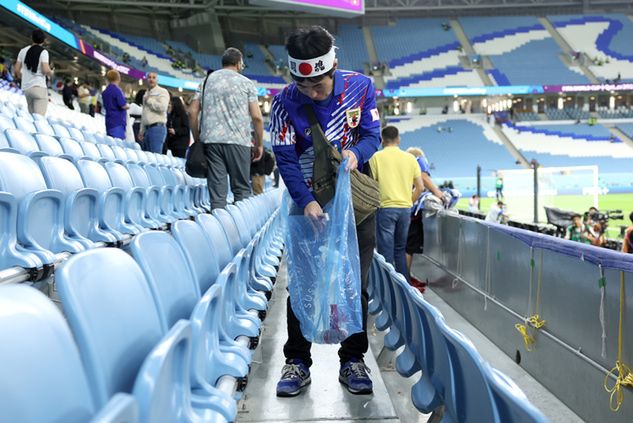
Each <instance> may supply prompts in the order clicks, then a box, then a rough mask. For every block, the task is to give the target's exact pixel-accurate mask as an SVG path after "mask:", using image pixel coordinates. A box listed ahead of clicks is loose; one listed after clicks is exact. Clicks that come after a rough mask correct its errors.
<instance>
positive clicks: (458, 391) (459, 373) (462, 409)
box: [436, 319, 505, 423]
mask: <svg viewBox="0 0 633 423" xmlns="http://www.w3.org/2000/svg"><path fill="white" fill-rule="evenodd" d="M436 323H438V328H439V329H440V332H441V333H442V335H443V336H444V340H445V341H446V346H447V348H448V353H449V356H450V360H451V369H452V372H451V373H452V375H453V380H452V391H451V392H445V396H446V399H445V403H446V409H445V413H446V412H448V413H449V414H451V411H453V413H454V414H452V417H453V418H454V420H453V421H465V422H466V421H472V422H475V421H477V422H478V421H486V422H498V423H502V422H505V421H504V420H501V419H500V416H499V415H498V413H497V410H496V406H495V402H494V398H493V395H492V390H491V389H490V385H489V384H488V382H487V380H486V378H485V377H484V370H483V369H484V367H485V366H488V364H487V363H486V362H484V361H483V359H482V358H481V356H480V355H479V352H477V349H476V348H475V346H474V345H473V344H472V343H471V342H470V340H468V339H467V338H466V337H465V336H464V335H463V334H461V333H460V332H457V331H456V330H453V329H451V328H449V327H448V326H447V325H446V324H445V323H444V322H443V319H438V320H436ZM449 398H450V399H449ZM449 404H453V406H454V407H455V408H454V410H451V407H450V406H449Z"/></svg>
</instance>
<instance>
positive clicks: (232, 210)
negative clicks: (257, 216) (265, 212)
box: [214, 204, 253, 247]
mask: <svg viewBox="0 0 633 423" xmlns="http://www.w3.org/2000/svg"><path fill="white" fill-rule="evenodd" d="M214 212H216V213H222V214H224V213H227V214H228V215H229V216H230V217H231V219H233V223H234V225H235V228H236V229H237V233H238V234H239V239H240V242H241V244H242V247H245V246H246V244H248V242H249V241H250V240H251V238H252V235H251V228H252V226H253V222H246V220H245V219H244V217H243V216H242V212H241V211H240V209H239V208H238V207H237V206H235V205H232V204H229V205H227V206H226V210H223V209H217V211H214Z"/></svg>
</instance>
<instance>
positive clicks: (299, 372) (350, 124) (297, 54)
mask: <svg viewBox="0 0 633 423" xmlns="http://www.w3.org/2000/svg"><path fill="white" fill-rule="evenodd" d="M286 50H287V51H288V62H289V70H290V74H291V76H292V79H293V80H294V82H293V83H292V84H290V85H289V86H287V87H286V88H285V89H284V90H283V91H282V92H281V93H279V94H277V95H276V96H275V98H274V99H273V102H272V105H271V115H270V132H271V140H272V144H273V152H274V153H275V159H276V160H277V166H278V167H279V173H280V174H281V176H282V178H283V180H284V183H285V185H286V187H287V188H288V192H289V193H290V196H291V197H292V200H293V206H292V210H291V213H295V214H303V215H304V216H306V217H308V218H310V219H314V220H319V219H323V218H324V214H323V209H322V208H321V205H320V204H319V203H318V202H317V201H316V198H315V196H314V194H313V193H312V189H311V187H312V168H313V165H314V149H313V144H312V134H311V132H310V129H311V125H310V123H309V119H308V116H307V114H306V112H305V107H306V106H307V107H312V109H313V110H314V114H315V115H316V118H317V121H318V122H319V124H320V125H321V127H322V128H323V129H324V130H325V129H327V135H328V136H329V138H328V140H329V142H330V143H331V144H332V145H333V146H336V148H338V149H339V151H341V155H342V157H343V158H345V159H347V160H348V162H347V163H348V164H347V167H348V170H351V169H356V168H359V170H361V171H362V170H363V169H367V165H366V164H367V162H368V161H369V159H370V158H371V156H373V154H374V153H375V152H376V150H377V149H378V146H379V145H380V115H379V113H378V109H377V108H376V94H375V93H376V90H375V88H374V85H373V84H372V82H371V80H370V79H369V78H368V77H366V76H365V75H361V74H358V73H356V72H349V71H342V70H338V69H337V66H338V63H337V60H336V48H335V46H334V37H332V35H330V33H329V32H328V31H327V30H325V29H324V28H322V27H318V26H316V27H312V28H309V29H306V28H302V29H298V30H297V31H295V32H294V33H293V34H291V35H290V37H289V38H288V40H287V42H286ZM356 234H357V239H358V251H359V255H360V276H361V278H360V279H361V298H360V300H361V304H362V310H363V332H359V333H355V334H353V335H351V336H350V337H348V338H347V339H345V340H344V341H343V342H341V348H340V349H339V352H338V355H339V361H340V364H341V367H340V371H339V379H338V380H339V381H340V382H341V383H342V384H344V385H345V386H346V387H347V389H348V391H349V392H351V393H352V394H370V393H372V392H373V384H372V381H371V379H370V378H369V374H368V369H367V366H366V365H365V363H364V361H363V357H364V355H365V353H366V352H367V349H368V345H369V344H368V340H367V331H366V329H367V299H368V294H367V283H368V275H369V265H370V264H371V261H372V257H373V252H374V245H375V243H376V218H375V214H372V215H371V216H368V217H367V218H366V219H365V220H363V221H362V222H360V223H359V224H358V225H357V226H356ZM286 317H287V322H288V341H287V342H286V345H284V356H285V357H286V365H285V366H284V367H283V369H282V375H281V379H280V380H279V382H278V383H277V395H278V396H283V397H290V396H295V395H299V394H300V393H301V390H302V388H303V387H304V386H306V385H308V384H309V383H310V366H311V365H312V358H311V355H310V348H311V344H310V342H308V341H307V340H306V339H305V338H304V336H303V334H302V333H301V328H300V325H299V320H298V319H297V317H296V316H295V314H294V312H293V310H292V306H291V302H290V298H288V302H287V307H286Z"/></svg>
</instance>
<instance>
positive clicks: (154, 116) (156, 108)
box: [138, 72, 169, 154]
mask: <svg viewBox="0 0 633 423" xmlns="http://www.w3.org/2000/svg"><path fill="white" fill-rule="evenodd" d="M147 86H148V87H149V89H148V90H147V92H146V93H145V96H144V97H143V112H142V114H141V129H140V130H139V134H138V138H139V139H140V140H142V141H143V142H144V143H145V148H146V149H147V151H151V152H153V153H158V154H161V153H162V152H163V143H164V142H165V138H166V137H167V127H166V123H167V106H168V105H169V91H167V90H166V89H164V88H163V87H161V86H159V85H158V74H156V72H150V73H148V74H147Z"/></svg>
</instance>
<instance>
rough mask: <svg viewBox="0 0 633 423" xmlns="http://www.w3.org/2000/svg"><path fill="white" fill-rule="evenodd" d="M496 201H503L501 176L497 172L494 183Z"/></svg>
mask: <svg viewBox="0 0 633 423" xmlns="http://www.w3.org/2000/svg"><path fill="white" fill-rule="evenodd" d="M495 188H496V195H497V201H501V200H503V175H502V174H500V173H499V172H497V179H496V181H495Z"/></svg>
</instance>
